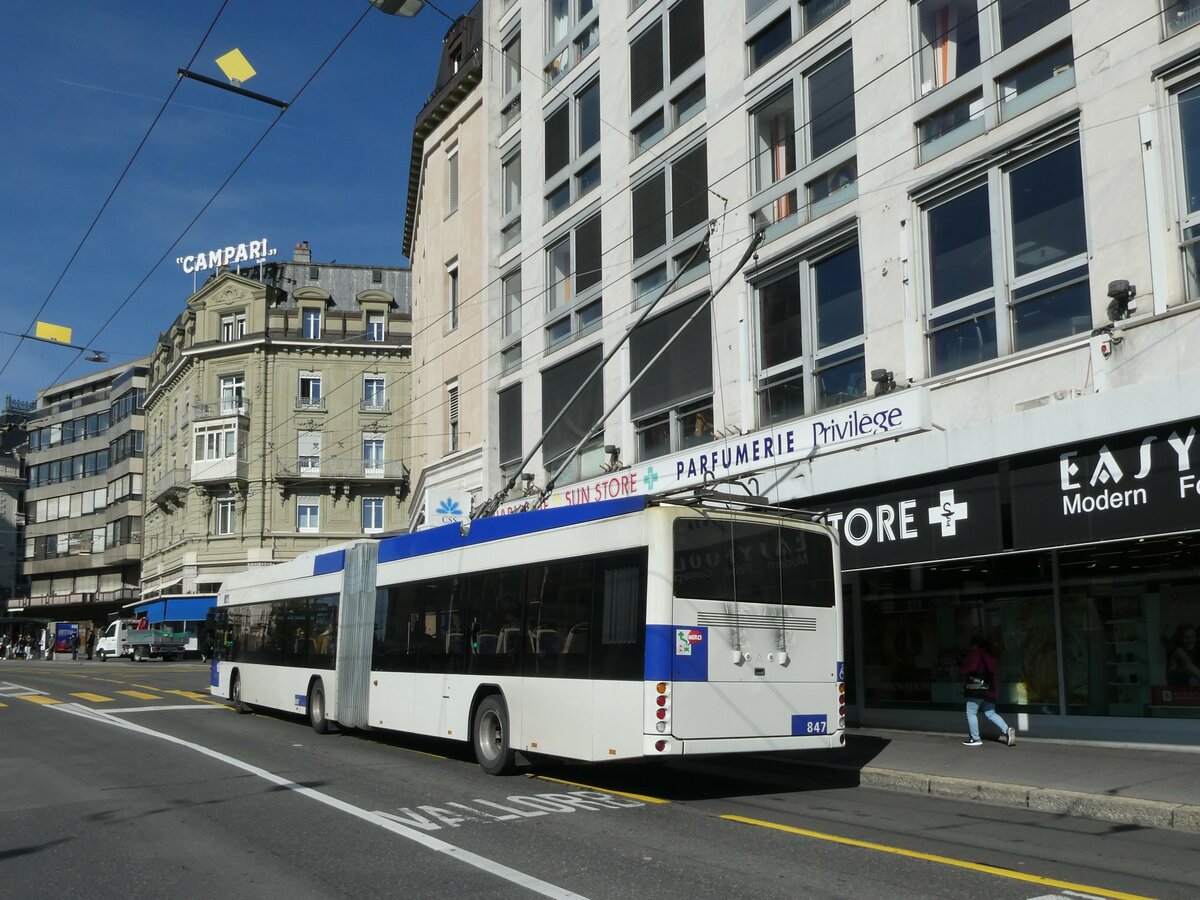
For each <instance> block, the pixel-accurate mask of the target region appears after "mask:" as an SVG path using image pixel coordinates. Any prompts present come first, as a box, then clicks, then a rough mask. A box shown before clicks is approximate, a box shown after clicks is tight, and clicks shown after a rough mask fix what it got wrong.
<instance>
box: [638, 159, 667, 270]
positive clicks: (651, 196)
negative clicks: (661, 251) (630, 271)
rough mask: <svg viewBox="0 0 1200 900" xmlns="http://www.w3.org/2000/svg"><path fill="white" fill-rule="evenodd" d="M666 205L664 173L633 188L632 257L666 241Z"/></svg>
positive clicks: (649, 251)
mask: <svg viewBox="0 0 1200 900" xmlns="http://www.w3.org/2000/svg"><path fill="white" fill-rule="evenodd" d="M666 205H667V194H666V175H665V174H664V173H662V172H659V173H658V174H657V175H655V176H654V177H653V178H651V179H650V180H649V181H647V182H645V183H644V184H640V185H638V186H637V187H636V188H634V189H633V258H634V259H640V258H641V257H643V256H645V255H646V254H647V253H651V252H653V251H654V250H657V249H658V248H659V247H661V246H662V245H663V244H665V243H666V242H667V222H666Z"/></svg>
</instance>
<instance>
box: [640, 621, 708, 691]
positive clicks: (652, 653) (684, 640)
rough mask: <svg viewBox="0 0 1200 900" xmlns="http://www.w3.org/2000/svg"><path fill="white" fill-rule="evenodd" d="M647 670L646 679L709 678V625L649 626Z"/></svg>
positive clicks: (701, 679)
mask: <svg viewBox="0 0 1200 900" xmlns="http://www.w3.org/2000/svg"><path fill="white" fill-rule="evenodd" d="M684 648H686V650H685V649H684ZM644 672H645V676H644V680H646V681H708V628H707V627H705V626H694V625H684V626H676V625H647V626H646V664H645V669H644Z"/></svg>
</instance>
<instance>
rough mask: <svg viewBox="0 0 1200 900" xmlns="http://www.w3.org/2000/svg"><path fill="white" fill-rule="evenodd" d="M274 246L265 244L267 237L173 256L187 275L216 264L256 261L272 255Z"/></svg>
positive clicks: (227, 264) (211, 267)
mask: <svg viewBox="0 0 1200 900" xmlns="http://www.w3.org/2000/svg"><path fill="white" fill-rule="evenodd" d="M275 253H276V250H275V248H274V247H268V246H267V239H266V238H261V239H260V240H257V241H249V242H248V243H245V244H230V245H229V246H228V247H217V248H216V249H214V250H200V251H198V252H196V253H193V254H192V255H191V256H177V257H175V263H176V265H179V266H182V267H183V271H184V272H186V273H187V274H189V275H192V274H194V273H196V272H205V271H207V270H209V269H215V268H217V267H218V266H236V265H238V264H239V263H258V262H262V261H263V260H264V259H266V258H267V257H269V256H274V255H275Z"/></svg>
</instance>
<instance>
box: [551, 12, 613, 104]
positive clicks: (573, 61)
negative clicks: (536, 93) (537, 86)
mask: <svg viewBox="0 0 1200 900" xmlns="http://www.w3.org/2000/svg"><path fill="white" fill-rule="evenodd" d="M599 43H600V3H599V0H546V57H545V63H544V66H543V68H544V71H545V73H546V81H547V82H548V83H549V84H551V85H553V84H557V83H558V80H559V79H560V78H562V77H563V76H564V75H566V74H567V72H569V71H571V69H573V68H574V67H575V66H576V65H578V64H579V61H580V60H582V59H583V58H584V57H585V56H587V55H588V54H589V53H591V52H592V50H594V49H595V48H596V46H597V45H598V44H599Z"/></svg>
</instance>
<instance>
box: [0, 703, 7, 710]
mask: <svg viewBox="0 0 1200 900" xmlns="http://www.w3.org/2000/svg"><path fill="white" fill-rule="evenodd" d="M6 706H8V704H7V703H0V709H4V707H6Z"/></svg>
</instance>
